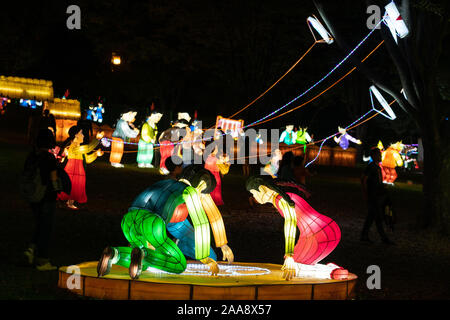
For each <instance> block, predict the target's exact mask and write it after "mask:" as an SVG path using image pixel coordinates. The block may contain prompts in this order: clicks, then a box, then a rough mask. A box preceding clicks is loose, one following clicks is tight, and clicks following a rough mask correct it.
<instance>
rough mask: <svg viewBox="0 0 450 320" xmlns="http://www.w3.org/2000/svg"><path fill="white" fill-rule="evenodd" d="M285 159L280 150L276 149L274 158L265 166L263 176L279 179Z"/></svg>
mask: <svg viewBox="0 0 450 320" xmlns="http://www.w3.org/2000/svg"><path fill="white" fill-rule="evenodd" d="M282 158H283V154H282V153H281V150H280V149H276V150H275V151H274V152H273V155H272V157H271V158H270V161H269V162H268V163H267V164H266V165H265V166H264V169H263V172H262V174H263V175H270V176H271V177H272V178H274V179H275V178H276V177H277V173H278V169H279V167H280V161H281V159H282Z"/></svg>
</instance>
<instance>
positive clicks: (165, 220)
mask: <svg viewBox="0 0 450 320" xmlns="http://www.w3.org/2000/svg"><path fill="white" fill-rule="evenodd" d="M185 172H188V173H187V174H184V173H185ZM183 174H184V175H183ZM214 187H215V180H214V176H212V175H211V174H210V173H209V172H207V171H206V170H205V169H198V170H192V168H189V167H188V168H185V170H184V171H183V173H182V177H181V179H180V180H179V181H176V180H171V179H168V180H162V181H159V182H157V183H155V184H153V185H152V186H150V187H148V188H147V189H146V190H144V191H143V192H142V193H141V194H139V195H138V196H137V197H136V199H135V200H134V201H133V203H132V205H131V207H130V208H129V209H128V212H127V213H126V214H125V216H124V217H123V219H122V224H121V227H122V231H123V234H124V236H125V238H126V239H127V240H128V242H129V244H130V246H129V247H107V248H105V249H104V251H103V253H102V256H101V257H100V260H99V262H98V265H97V273H98V276H99V277H100V276H104V275H106V274H108V273H109V272H110V269H111V266H112V265H113V264H117V265H120V266H123V267H126V268H129V274H130V277H131V278H132V279H137V278H139V276H140V274H141V272H142V271H145V270H147V268H155V269H159V270H162V271H166V272H171V273H177V274H179V273H182V272H183V271H184V270H185V269H186V266H187V264H186V257H185V256H188V257H191V258H193V259H196V260H199V261H201V262H202V263H204V264H206V265H208V266H209V271H210V272H211V274H212V275H217V273H218V271H219V268H218V265H217V262H216V260H217V256H216V254H215V252H214V250H213V249H212V248H211V246H210V242H211V239H210V238H211V237H210V234H211V228H210V224H211V226H212V228H213V234H214V237H215V239H216V245H217V246H218V247H220V248H221V249H222V252H223V258H224V260H225V258H226V259H227V260H228V261H229V262H232V261H233V259H234V256H233V253H232V251H231V249H230V248H229V247H228V245H227V240H226V236H225V228H224V226H223V220H222V217H221V215H220V213H218V210H217V207H216V208H215V210H214V206H213V208H211V207H210V205H211V202H212V201H207V199H209V198H210V196H209V193H210V192H211V191H212V190H213V189H214ZM205 199H206V201H205ZM205 211H206V212H205ZM188 216H189V217H190V218H191V221H192V225H191V224H190V222H189V221H188V220H187V217H188ZM167 231H168V232H169V233H170V234H171V235H172V236H173V237H175V238H176V239H178V240H177V242H176V243H175V242H174V241H172V240H171V239H170V238H169V237H168V236H167Z"/></svg>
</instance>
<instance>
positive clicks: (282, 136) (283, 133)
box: [279, 131, 287, 142]
mask: <svg viewBox="0 0 450 320" xmlns="http://www.w3.org/2000/svg"><path fill="white" fill-rule="evenodd" d="M286 134H287V132H286V131H283V132H282V133H281V136H280V141H279V142H283V141H284V138H285V137H286Z"/></svg>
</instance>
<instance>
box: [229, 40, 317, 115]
mask: <svg viewBox="0 0 450 320" xmlns="http://www.w3.org/2000/svg"><path fill="white" fill-rule="evenodd" d="M317 43H318V41H314V43H313V44H312V45H311V46H310V47H309V48H308V50H306V52H305V53H304V54H303V55H302V56H301V57H300V59H298V60H297V62H295V63H294V64H293V65H292V66H291V67H290V68H289V70H288V71H286V72H285V73H284V74H283V75H282V76H281V77H280V78H279V79H278V80H277V81H275V82H274V83H273V84H272V85H271V86H270V87H269V88H268V89H267V90H266V91H264V92H263V93H261V94H260V95H259V96H258V97H257V98H256V99H254V100H253V101H252V102H250V103H249V104H247V105H246V106H245V107H243V108H242V109H240V110H239V111H237V112H235V113H234V114H232V115H231V116H229V117H228V118H230V119H232V118H233V117H235V116H236V115H238V114H239V113H241V112H242V111H244V110H245V109H247V108H248V107H250V106H251V105H253V104H254V103H255V102H256V101H258V100H259V99H261V98H262V97H263V96H264V95H265V94H266V93H267V92H269V91H270V90H271V89H272V88H273V87H275V86H276V85H277V84H278V83H279V82H280V81H281V80H282V79H283V78H284V77H285V76H286V75H287V74H288V73H289V72H291V71H292V69H294V68H295V67H296V66H297V64H299V62H300V61H302V60H303V58H304V57H305V56H306V55H307V54H308V53H309V52H310V51H311V49H312V48H313V47H314V46H315V45H316V44H317Z"/></svg>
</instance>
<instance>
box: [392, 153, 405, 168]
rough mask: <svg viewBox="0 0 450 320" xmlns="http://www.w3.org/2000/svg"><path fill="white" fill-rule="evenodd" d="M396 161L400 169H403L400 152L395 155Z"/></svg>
mask: <svg viewBox="0 0 450 320" xmlns="http://www.w3.org/2000/svg"><path fill="white" fill-rule="evenodd" d="M394 159H395V162H396V164H397V166H398V167H401V166H402V165H403V160H402V157H401V156H400V154H399V153H398V152H395V153H394Z"/></svg>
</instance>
